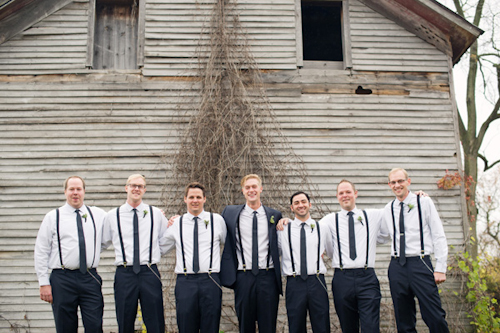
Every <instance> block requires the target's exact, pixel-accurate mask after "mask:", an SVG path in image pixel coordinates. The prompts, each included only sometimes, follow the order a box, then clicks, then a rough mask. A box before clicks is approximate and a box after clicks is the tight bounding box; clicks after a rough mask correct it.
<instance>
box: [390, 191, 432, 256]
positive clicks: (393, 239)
mask: <svg viewBox="0 0 500 333" xmlns="http://www.w3.org/2000/svg"><path fill="white" fill-rule="evenodd" d="M394 201H396V200H394ZM394 201H392V203H391V213H392V228H393V230H394V231H393V237H392V242H393V245H392V246H393V247H394V256H395V257H397V253H396V219H395V218H394ZM417 206H418V224H419V227H420V256H421V257H422V258H423V257H424V254H425V247H424V227H423V220H422V207H421V205H420V195H417Z"/></svg>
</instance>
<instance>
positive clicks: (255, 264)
mask: <svg viewBox="0 0 500 333" xmlns="http://www.w3.org/2000/svg"><path fill="white" fill-rule="evenodd" d="M252 274H253V275H257V274H259V242H258V238H257V212H253V226H252Z"/></svg>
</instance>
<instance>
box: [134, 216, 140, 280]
mask: <svg viewBox="0 0 500 333" xmlns="http://www.w3.org/2000/svg"><path fill="white" fill-rule="evenodd" d="M133 270H134V273H135V274H139V272H140V271H141V260H140V254H139V217H138V216H137V209H136V208H134V268H133Z"/></svg>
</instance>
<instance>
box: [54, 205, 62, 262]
mask: <svg viewBox="0 0 500 333" xmlns="http://www.w3.org/2000/svg"><path fill="white" fill-rule="evenodd" d="M56 228H57V246H58V247H59V261H60V262H61V268H62V269H64V265H63V260H62V251H61V235H60V233H59V208H57V209H56Z"/></svg>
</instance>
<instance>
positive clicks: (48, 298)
mask: <svg viewBox="0 0 500 333" xmlns="http://www.w3.org/2000/svg"><path fill="white" fill-rule="evenodd" d="M40 299H41V300H42V301H45V302H48V303H51V304H52V287H51V286H50V285H47V286H40Z"/></svg>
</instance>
